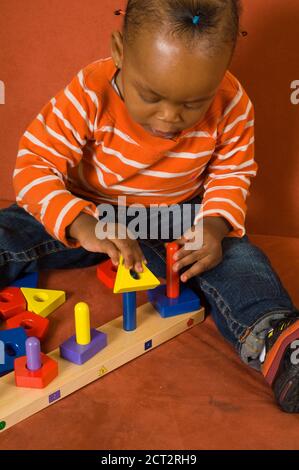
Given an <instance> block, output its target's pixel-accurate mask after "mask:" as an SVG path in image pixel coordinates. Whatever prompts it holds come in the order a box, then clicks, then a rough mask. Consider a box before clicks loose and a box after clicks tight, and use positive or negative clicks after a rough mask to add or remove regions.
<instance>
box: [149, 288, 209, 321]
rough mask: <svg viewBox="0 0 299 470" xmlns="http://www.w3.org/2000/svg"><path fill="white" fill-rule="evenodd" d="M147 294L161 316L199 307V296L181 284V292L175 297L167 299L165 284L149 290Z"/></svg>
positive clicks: (181, 312) (189, 310)
mask: <svg viewBox="0 0 299 470" xmlns="http://www.w3.org/2000/svg"><path fill="white" fill-rule="evenodd" d="M147 295H148V299H149V301H150V302H151V303H152V304H153V306H154V307H155V309H156V310H157V311H158V312H159V313H160V315H161V317H163V318H167V317H174V316H176V315H182V314H183V313H189V312H193V311H194V310H199V309H200V300H199V297H198V296H197V295H196V294H195V292H193V290H191V289H189V287H185V286H181V293H180V296H179V297H178V298H177V299H169V298H168V297H167V296H166V285H162V286H159V287H157V288H156V289H153V290H149V291H148V294H147Z"/></svg>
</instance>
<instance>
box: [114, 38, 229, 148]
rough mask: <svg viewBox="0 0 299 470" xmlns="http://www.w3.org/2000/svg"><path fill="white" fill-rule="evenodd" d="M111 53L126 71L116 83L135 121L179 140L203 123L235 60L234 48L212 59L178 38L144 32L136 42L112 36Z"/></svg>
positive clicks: (161, 134) (165, 136) (158, 133)
mask: <svg viewBox="0 0 299 470" xmlns="http://www.w3.org/2000/svg"><path fill="white" fill-rule="evenodd" d="M112 56H113V59H114V61H115V64H117V65H118V66H119V67H120V69H121V71H120V73H119V75H118V77H117V84H118V87H119V89H120V92H121V94H122V97H123V99H124V101H125V104H126V107H127V109H128V112H129V114H130V116H131V117H132V119H133V120H134V121H135V122H137V123H138V124H140V125H141V126H142V127H143V128H144V129H145V130H147V131H148V132H149V133H151V134H153V135H157V136H159V137H162V138H167V139H171V138H174V137H175V136H176V135H177V134H178V133H180V132H181V131H183V130H185V129H188V128H190V127H192V126H194V125H195V124H196V123H198V122H200V121H201V120H202V119H203V118H204V116H205V114H206V112H207V111H208V109H209V107H210V105H211V103H212V101H213V99H214V97H215V94H216V92H217V89H218V87H219V85H220V84H221V82H222V80H223V77H224V74H225V72H226V70H227V68H228V66H229V64H230V61H231V56H232V47H229V46H226V47H224V48H223V51H221V52H220V53H218V54H215V55H213V56H211V57H209V56H208V55H207V54H204V53H203V52H202V49H200V48H199V47H198V48H193V49H191V50H189V49H187V48H186V47H185V46H184V45H183V44H182V43H181V42H180V41H179V40H178V39H173V38H172V39H170V38H168V37H166V36H165V35H158V36H154V35H153V34H150V33H147V32H145V33H144V34H143V35H140V37H138V40H137V41H136V44H135V45H130V46H128V45H126V44H123V40H122V35H121V34H120V33H119V32H116V33H114V34H113V37H112Z"/></svg>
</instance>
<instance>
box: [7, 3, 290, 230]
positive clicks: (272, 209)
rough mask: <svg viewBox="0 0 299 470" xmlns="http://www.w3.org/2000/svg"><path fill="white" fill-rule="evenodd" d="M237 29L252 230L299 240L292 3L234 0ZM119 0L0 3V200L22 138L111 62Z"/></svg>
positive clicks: (236, 62)
mask: <svg viewBox="0 0 299 470" xmlns="http://www.w3.org/2000/svg"><path fill="white" fill-rule="evenodd" d="M243 3H244V10H245V11H244V16H243V19H242V26H243V29H245V30H247V31H248V32H249V36H248V37H247V38H246V39H241V40H240V43H239V46H238V50H237V53H236V56H235V59H234V63H233V65H232V67H231V71H232V72H233V73H234V74H236V75H237V76H238V78H239V79H240V80H241V82H242V83H243V85H244V87H245V88H246V90H247V92H248V93H249V95H250V97H251V99H252V101H253V102H254V104H255V109H256V141H257V143H256V158H257V161H258V163H259V165H260V170H259V174H258V177H257V178H256V180H255V182H254V184H253V187H252V190H251V197H250V198H249V213H248V219H247V220H248V224H247V227H248V230H249V232H251V233H264V234H275V235H284V236H293V237H297V236H299V217H298V216H297V215H298V214H299V187H298V186H299V185H298V183H297V181H299V158H298V157H299V104H298V105H297V106H295V105H293V104H292V103H291V100H290V96H291V92H292V91H291V82H292V81H293V80H299V60H298V58H299V41H298V24H299V2H298V0H284V1H282V0H243ZM124 4H125V2H124V1H123V0H84V1H83V0H27V1H26V2H24V1H23V0H0V80H2V81H3V82H4V84H5V98H6V100H5V105H0V162H1V166H0V198H1V199H7V200H12V199H13V197H14V194H13V190H12V185H11V174H12V171H13V166H14V161H15V158H16V153H17V146H18V141H19V138H20V137H21V134H22V133H23V132H24V130H25V129H26V127H27V125H28V124H29V122H31V120H32V119H33V118H34V117H35V116H36V115H37V114H38V112H39V111H40V109H41V107H42V106H43V105H44V104H45V103H46V102H47V101H48V100H49V99H50V98H51V97H52V96H54V95H55V94H56V93H57V92H58V91H59V90H60V89H61V88H63V87H64V86H65V85H66V84H67V83H68V82H69V81H70V79H71V78H72V77H73V75H74V74H75V73H76V72H77V71H79V70H80V68H81V67H83V66H84V65H87V64H88V63H90V62H92V61H93V60H96V59H98V58H100V57H105V56H107V55H110V45H109V37H110V33H111V31H112V30H113V28H115V27H117V26H118V24H119V19H118V18H115V17H114V16H113V11H114V9H116V8H119V7H124Z"/></svg>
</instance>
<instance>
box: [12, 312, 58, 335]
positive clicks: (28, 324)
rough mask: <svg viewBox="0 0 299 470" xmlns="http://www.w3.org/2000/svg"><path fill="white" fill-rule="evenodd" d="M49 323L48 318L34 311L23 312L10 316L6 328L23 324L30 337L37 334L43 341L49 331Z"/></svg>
mask: <svg viewBox="0 0 299 470" xmlns="http://www.w3.org/2000/svg"><path fill="white" fill-rule="evenodd" d="M49 324H50V322H49V320H48V319H47V318H43V317H41V316H40V315H36V314H35V313H32V312H22V313H18V315H15V316H14V317H12V318H9V319H8V320H7V322H6V325H5V329H6V330H10V329H12V328H19V327H20V326H21V327H23V328H24V329H25V332H26V334H27V336H28V337H29V336H35V337H36V338H38V339H39V340H40V341H43V339H45V337H46V334H47V332H48V329H49Z"/></svg>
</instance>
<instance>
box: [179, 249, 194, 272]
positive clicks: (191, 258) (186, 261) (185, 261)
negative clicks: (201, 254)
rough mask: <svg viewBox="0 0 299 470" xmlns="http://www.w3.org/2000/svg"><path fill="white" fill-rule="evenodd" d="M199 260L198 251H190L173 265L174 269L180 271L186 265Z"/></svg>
mask: <svg viewBox="0 0 299 470" xmlns="http://www.w3.org/2000/svg"><path fill="white" fill-rule="evenodd" d="M197 261H199V258H198V253H197V252H194V253H189V254H188V256H185V257H184V258H182V259H180V261H178V262H177V263H175V264H174V265H173V270H174V271H175V272H178V271H180V270H181V269H183V268H185V267H186V266H189V265H190V264H194V263H196V262H197Z"/></svg>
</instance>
